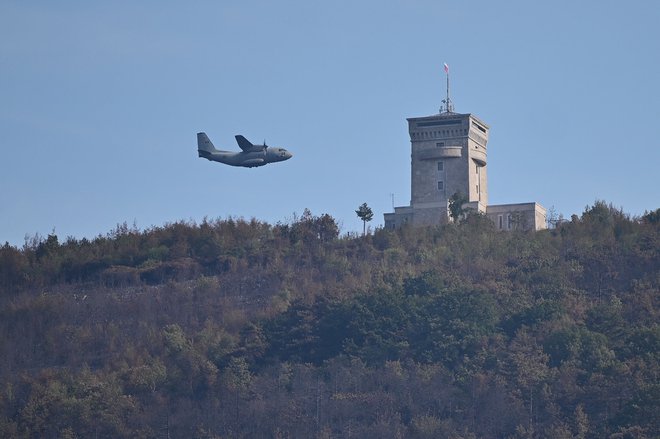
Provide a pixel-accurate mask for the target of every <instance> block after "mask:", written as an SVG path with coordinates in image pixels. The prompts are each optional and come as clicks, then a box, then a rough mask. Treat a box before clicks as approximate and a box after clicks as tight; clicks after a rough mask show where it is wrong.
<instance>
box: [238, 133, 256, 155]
mask: <svg viewBox="0 0 660 439" xmlns="http://www.w3.org/2000/svg"><path fill="white" fill-rule="evenodd" d="M234 137H236V143H238V146H239V147H240V148H241V149H242V150H243V151H246V152H247V151H251V150H252V149H254V145H253V144H252V142H250V141H249V140H248V139H246V138H245V137H243V136H241V135H240V134H239V135H238V136H234Z"/></svg>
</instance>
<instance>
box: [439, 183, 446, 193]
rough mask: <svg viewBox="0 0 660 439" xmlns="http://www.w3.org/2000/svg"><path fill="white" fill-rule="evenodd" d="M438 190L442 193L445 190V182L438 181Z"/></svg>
mask: <svg viewBox="0 0 660 439" xmlns="http://www.w3.org/2000/svg"><path fill="white" fill-rule="evenodd" d="M438 190H439V191H444V190H445V182H444V181H439V182H438Z"/></svg>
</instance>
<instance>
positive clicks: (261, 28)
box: [0, 0, 660, 246]
mask: <svg viewBox="0 0 660 439" xmlns="http://www.w3.org/2000/svg"><path fill="white" fill-rule="evenodd" d="M443 62H447V63H448V64H449V66H450V69H451V82H452V98H453V101H454V104H455V109H456V111H457V112H461V113H473V114H475V115H477V116H478V117H479V118H480V119H481V120H483V121H484V122H486V123H487V124H489V125H490V127H491V131H490V141H489V144H488V177H489V197H490V202H491V204H499V203H516V202H528V201H537V202H539V203H541V204H542V205H543V206H545V207H546V208H550V207H552V206H554V208H555V210H556V211H557V212H558V213H562V214H564V216H567V217H568V216H570V215H571V214H573V213H577V214H580V213H581V212H582V211H583V210H584V207H585V206H586V205H590V204H593V202H594V201H595V200H596V199H603V200H605V201H607V202H611V203H613V204H614V205H615V206H617V207H622V208H623V209H624V210H625V211H626V212H628V213H631V214H633V215H640V214H643V213H644V211H645V210H652V209H656V208H658V207H660V188H659V185H658V183H657V177H658V171H657V169H658V164H659V163H658V162H659V161H660V160H659V159H660V153H659V150H660V107H659V106H660V2H658V1H654V0H646V1H642V0H631V1H626V2H623V1H611V0H584V1H575V0H570V1H569V0H557V1H552V2H549V1H543V2H540V1H529V0H515V1H498V2H495V1H492V0H480V1H458V0H452V1H449V0H399V1H383V0H378V1H376V0H364V1H359V0H353V1H344V0H338V1H331V2H320V1H310V0H306V1H303V0H300V1H292V0H281V1H266V0H263V1H259V0H240V1H239V0H236V1H228V0H225V1H195V2H181V1H180V2H174V1H152V0H145V1H124V0H118V1H107V2H101V1H97V2H90V1H66V0H63V1H58V2H53V1H38V0H35V1H30V2H26V1H18V0H4V1H2V2H0V243H3V242H5V241H8V242H9V243H11V244H14V245H19V246H20V245H22V244H23V241H24V238H25V235H26V234H28V235H34V234H35V233H39V234H41V235H44V236H45V235H47V234H48V233H50V232H52V231H53V230H55V233H56V234H57V235H58V236H59V237H60V239H61V240H63V239H64V238H66V237H67V236H74V237H77V238H82V237H84V236H85V237H90V238H91V237H94V236H96V235H98V234H106V233H107V232H108V231H110V230H111V229H112V228H113V227H115V226H116V224H118V223H123V222H124V221H126V222H128V223H129V224H133V223H135V224H137V226H138V227H139V228H140V229H144V228H148V227H151V226H159V225H163V224H165V223H167V222H173V221H178V220H193V221H196V222H200V221H201V220H202V219H203V218H204V217H205V216H206V217H209V218H218V217H220V218H226V217H228V216H233V217H244V218H246V219H249V218H252V217H254V218H257V219H260V220H264V221H268V222H271V223H276V222H278V221H287V220H290V219H291V218H292V217H293V214H294V213H297V214H298V215H299V214H301V213H302V211H303V210H304V209H305V208H309V209H310V210H311V211H312V213H314V214H316V215H320V214H322V213H329V214H331V215H332V216H333V217H335V218H336V219H337V220H338V221H339V222H340V224H341V226H342V231H343V232H348V231H359V230H361V223H360V221H359V219H358V218H357V216H356V215H355V212H354V211H355V209H357V207H358V206H359V205H360V204H361V203H363V202H367V203H368V204H369V205H370V206H371V207H372V209H373V210H374V213H375V215H374V220H373V221H372V223H371V226H378V225H382V223H383V216H382V214H383V213H384V212H389V211H391V210H392V199H391V194H394V202H395V204H396V205H407V204H409V202H410V141H409V137H408V133H407V123H406V118H407V117H417V116H427V115H431V114H434V113H437V112H438V109H439V107H440V105H441V102H440V101H441V99H442V98H443V95H444V88H445V77H444V72H443V68H442V65H443ZM198 131H205V132H206V133H207V134H208V135H209V137H210V138H211V140H212V141H213V142H214V144H215V145H216V147H218V148H221V149H236V150H237V149H238V148H237V146H236V144H235V141H234V135H235V134H239V133H240V134H243V135H244V136H245V137H247V138H248V139H250V140H252V141H253V142H255V143H261V142H263V140H264V139H265V140H266V141H267V143H268V144H269V145H271V146H281V147H284V148H287V149H288V150H289V151H291V152H292V153H293V154H294V157H293V158H292V159H291V160H289V161H287V162H284V163H278V164H274V165H268V166H266V167H261V168H253V169H246V168H232V167H229V166H225V165H221V164H218V163H212V162H209V161H207V160H204V159H200V158H198V157H197V151H196V149H197V145H196V136H195V134H196V133H197V132H198Z"/></svg>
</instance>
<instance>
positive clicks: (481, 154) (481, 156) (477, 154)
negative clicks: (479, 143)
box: [470, 148, 486, 166]
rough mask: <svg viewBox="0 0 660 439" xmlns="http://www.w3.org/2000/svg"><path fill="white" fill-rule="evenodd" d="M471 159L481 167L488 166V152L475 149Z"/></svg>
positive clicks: (471, 152)
mask: <svg viewBox="0 0 660 439" xmlns="http://www.w3.org/2000/svg"><path fill="white" fill-rule="evenodd" d="M470 158H471V159H472V160H474V161H475V162H476V163H477V164H478V165H479V166H486V151H484V150H483V149H481V148H479V149H473V150H471V151H470Z"/></svg>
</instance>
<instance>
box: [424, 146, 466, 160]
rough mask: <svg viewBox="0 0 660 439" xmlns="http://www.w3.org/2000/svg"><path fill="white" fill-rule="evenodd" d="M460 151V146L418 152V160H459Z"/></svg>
mask: <svg viewBox="0 0 660 439" xmlns="http://www.w3.org/2000/svg"><path fill="white" fill-rule="evenodd" d="M462 149H463V148H462V147H461V146H442V147H440V148H433V149H427V150H425V151H420V152H419V154H418V157H419V159H420V160H433V159H451V158H460V157H461V154H462V152H461V151H462Z"/></svg>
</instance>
